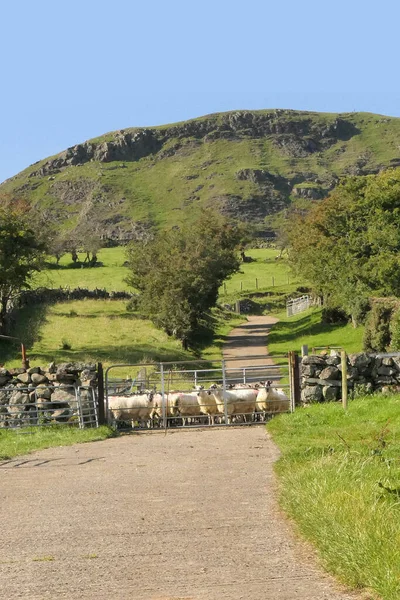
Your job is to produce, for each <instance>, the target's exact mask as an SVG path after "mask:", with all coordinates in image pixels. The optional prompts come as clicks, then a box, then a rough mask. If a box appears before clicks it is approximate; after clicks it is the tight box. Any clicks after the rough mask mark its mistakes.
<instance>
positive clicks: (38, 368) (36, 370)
mask: <svg viewBox="0 0 400 600" xmlns="http://www.w3.org/2000/svg"><path fill="white" fill-rule="evenodd" d="M26 372H27V373H29V375H32V374H33V373H40V372H41V371H40V367H30V368H29V369H27V370H26Z"/></svg>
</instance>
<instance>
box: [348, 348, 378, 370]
mask: <svg viewBox="0 0 400 600" xmlns="http://www.w3.org/2000/svg"><path fill="white" fill-rule="evenodd" d="M348 360H349V363H350V365H351V366H352V367H356V368H357V369H358V370H359V371H360V372H362V371H365V370H366V369H367V368H368V366H369V365H370V364H371V361H372V359H371V357H369V356H368V354H366V353H365V352H359V353H357V354H349V357H348Z"/></svg>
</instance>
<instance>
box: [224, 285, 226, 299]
mask: <svg viewBox="0 0 400 600" xmlns="http://www.w3.org/2000/svg"><path fill="white" fill-rule="evenodd" d="M224 294H225V296H226V283H224Z"/></svg>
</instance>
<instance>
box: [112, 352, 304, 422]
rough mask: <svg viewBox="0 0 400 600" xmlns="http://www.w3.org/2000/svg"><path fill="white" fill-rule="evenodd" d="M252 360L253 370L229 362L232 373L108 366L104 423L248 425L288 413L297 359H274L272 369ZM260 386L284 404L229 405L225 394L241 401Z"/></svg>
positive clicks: (186, 366) (202, 363)
mask: <svg viewBox="0 0 400 600" xmlns="http://www.w3.org/2000/svg"><path fill="white" fill-rule="evenodd" d="M253 359H254V361H255V363H257V366H251V365H250V366H242V365H241V363H244V362H246V363H248V361H249V359H248V358H246V357H244V358H237V359H229V364H232V361H233V360H234V361H235V362H237V366H233V367H227V366H226V363H225V361H224V360H219V361H214V360H194V361H185V362H174V363H172V362H164V363H157V364H154V363H153V364H124V365H112V366H110V367H108V368H107V369H106V371H105V389H104V392H105V414H106V416H107V419H108V422H110V423H111V422H114V423H116V422H118V421H119V423H118V424H119V425H120V426H125V427H133V428H138V429H152V428H167V427H205V426H206V427H207V426H215V425H218V426H220V425H254V424H257V423H260V422H262V421H264V420H266V419H267V418H269V417H270V416H272V415H273V414H275V413H276V412H282V411H285V412H286V411H293V410H294V408H295V405H296V404H297V403H298V402H299V395H300V387H299V373H298V357H297V355H296V354H295V353H294V352H290V353H289V354H288V355H282V356H276V357H274V361H276V364H267V363H268V362H270V359H269V360H268V361H267V360H266V359H265V357H257V356H255V357H252V360H253ZM262 361H265V364H263V362H262ZM266 382H270V387H271V388H272V389H273V388H276V387H279V388H281V389H282V390H283V392H284V393H285V394H286V396H287V399H288V401H287V402H286V403H282V404H279V403H277V402H275V403H270V404H269V405H268V406H267V407H266V410H263V411H257V405H256V403H255V401H254V402H252V401H251V400H250V401H249V400H246V399H238V401H237V402H233V400H232V396H230V394H229V392H230V391H233V392H235V391H236V390H237V389H238V388H240V389H242V390H244V391H243V392H240V394H239V395H244V396H246V395H247V392H246V391H245V390H246V389H255V388H254V386H255V385H257V384H258V386H259V387H260V388H261V387H262V384H263V383H264V384H265V383H266ZM212 390H214V393H213V391H212ZM209 392H210V393H209ZM249 397H252V395H251V393H250V394H249Z"/></svg>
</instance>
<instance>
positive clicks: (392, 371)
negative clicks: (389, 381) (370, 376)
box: [377, 359, 396, 375]
mask: <svg viewBox="0 0 400 600" xmlns="http://www.w3.org/2000/svg"><path fill="white" fill-rule="evenodd" d="M384 360H385V359H384ZM384 364H385V363H383V365H384ZM377 372H378V375H395V374H396V370H395V369H391V368H390V367H385V366H382V367H379V368H378V369H377Z"/></svg>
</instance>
